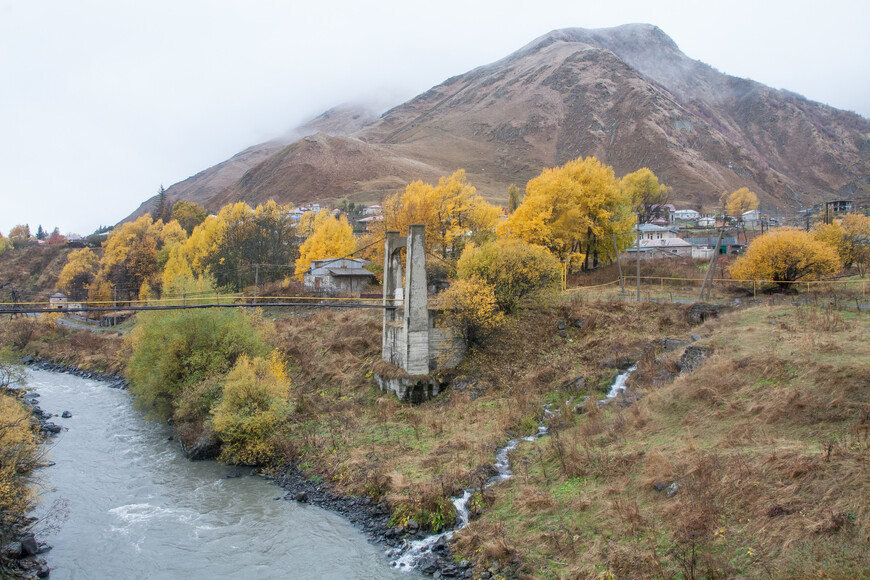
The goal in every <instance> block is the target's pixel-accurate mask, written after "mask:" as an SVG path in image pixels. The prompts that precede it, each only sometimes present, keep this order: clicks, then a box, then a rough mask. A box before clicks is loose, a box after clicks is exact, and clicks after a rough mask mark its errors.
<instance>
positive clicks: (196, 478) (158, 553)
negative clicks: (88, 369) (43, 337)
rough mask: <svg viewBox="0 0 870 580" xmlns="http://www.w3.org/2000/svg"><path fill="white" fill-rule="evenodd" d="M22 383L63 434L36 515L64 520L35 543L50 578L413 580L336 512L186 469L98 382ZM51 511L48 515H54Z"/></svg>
mask: <svg viewBox="0 0 870 580" xmlns="http://www.w3.org/2000/svg"><path fill="white" fill-rule="evenodd" d="M28 375H29V376H28V385H29V386H30V387H31V388H33V389H34V390H35V391H36V392H38V393H39V394H40V400H39V405H40V406H41V407H42V409H43V410H45V411H47V412H51V413H54V414H57V415H60V414H61V413H62V412H63V411H69V412H70V413H71V414H72V417H71V418H68V419H63V418H61V417H55V418H54V419H53V421H54V422H55V423H56V424H58V425H61V426H62V427H64V431H63V432H61V433H60V434H59V435H57V436H56V437H55V438H54V439H53V440H51V441H50V442H49V444H48V447H49V449H50V451H49V453H50V455H49V460H50V461H53V462H54V465H52V466H50V467H48V468H46V469H44V470H42V472H41V475H40V478H41V482H42V485H43V486H44V488H45V490H46V491H45V493H44V494H43V500H42V507H41V509H40V511H38V512H37V515H38V516H42V515H44V514H45V512H46V510H50V509H51V506H52V505H53V504H55V503H56V500H58V499H60V500H62V502H63V503H66V504H67V510H68V517H67V519H66V520H65V521H64V522H63V523H62V524H61V526H60V529H59V531H57V532H56V533H52V534H50V535H48V536H43V537H40V540H43V541H47V542H48V543H49V544H51V545H52V546H53V549H52V550H51V551H50V552H48V553H47V554H45V555H44V557H45V558H46V560H47V561H48V564H49V566H50V567H51V578H52V579H53V580H60V579H67V578H70V579H72V578H76V579H78V578H125V579H138V578H141V579H146V578H147V579H149V580H150V579H158V578H246V579H247V578H252V579H259V578H263V579H268V578H288V579H295V578H299V579H318V578H336V579H339V578H340V579H343V580H344V579H357V578H358V579H369V578H370V579H383V578H402V579H409V578H414V579H416V578H420V576H418V575H417V574H416V573H415V572H413V571H411V572H408V571H405V572H399V571H397V570H395V569H394V568H391V566H390V563H389V562H388V560H387V558H386V557H385V555H384V553H383V551H382V550H381V549H380V548H379V547H378V546H376V545H373V544H371V543H369V542H368V541H367V539H366V538H365V536H363V535H362V534H361V533H360V532H359V531H358V530H356V529H355V528H354V527H353V526H351V525H350V524H349V523H348V522H347V521H346V520H344V519H343V518H341V517H339V516H338V515H336V514H333V513H331V512H328V511H326V510H323V509H320V508H318V507H314V506H310V505H306V504H298V503H295V502H292V501H276V498H278V497H281V496H282V490H281V489H280V488H278V487H276V486H274V485H272V484H270V483H269V482H268V481H267V480H265V479H263V478H261V477H258V476H253V475H249V473H250V470H249V469H248V470H242V473H244V474H245V475H243V476H242V477H237V478H229V479H225V478H224V476H226V475H227V474H228V473H230V472H231V471H232V470H231V468H229V467H227V466H224V465H220V464H218V463H216V462H212V461H205V462H191V461H188V460H187V459H185V458H184V457H183V456H182V455H181V453H180V451H179V450H178V446H177V444H176V443H174V442H172V441H169V440H168V437H169V435H170V433H169V429H168V428H167V426H166V425H164V424H162V423H159V422H156V421H147V420H145V419H144V417H143V416H142V414H141V413H140V412H139V411H137V410H135V409H134V408H133V405H132V397H131V396H130V395H129V394H128V393H127V392H126V391H122V390H116V389H111V388H109V387H108V386H106V384H105V383H100V382H97V381H92V380H86V379H82V378H79V377H75V376H71V375H65V374H57V373H50V372H46V371H38V370H31V371H29V373H28ZM55 511H57V510H55Z"/></svg>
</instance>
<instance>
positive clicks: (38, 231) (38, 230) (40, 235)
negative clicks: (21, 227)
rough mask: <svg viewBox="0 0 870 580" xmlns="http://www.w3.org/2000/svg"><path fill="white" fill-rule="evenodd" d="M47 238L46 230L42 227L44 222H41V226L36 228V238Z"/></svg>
mask: <svg viewBox="0 0 870 580" xmlns="http://www.w3.org/2000/svg"><path fill="white" fill-rule="evenodd" d="M45 238H46V233H45V230H44V229H42V224H39V227H38V228H36V239H37V240H44V239H45Z"/></svg>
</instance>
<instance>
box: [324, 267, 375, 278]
mask: <svg viewBox="0 0 870 580" xmlns="http://www.w3.org/2000/svg"><path fill="white" fill-rule="evenodd" d="M327 270H329V273H330V274H332V275H333V276H374V273H372V272H369V271H368V270H366V269H365V268H327Z"/></svg>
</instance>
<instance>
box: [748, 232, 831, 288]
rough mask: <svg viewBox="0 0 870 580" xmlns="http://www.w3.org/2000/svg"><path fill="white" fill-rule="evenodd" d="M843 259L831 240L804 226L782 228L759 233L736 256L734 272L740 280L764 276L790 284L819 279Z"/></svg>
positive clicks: (784, 286) (780, 282)
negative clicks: (759, 234) (822, 238)
mask: <svg viewBox="0 0 870 580" xmlns="http://www.w3.org/2000/svg"><path fill="white" fill-rule="evenodd" d="M839 264H840V259H839V256H838V255H837V252H836V250H835V249H834V248H833V247H832V246H831V245H829V244H827V243H825V242H821V241H819V240H817V239H815V238H814V237H813V236H812V235H811V234H809V233H808V232H805V231H803V230H795V229H790V228H782V229H778V230H774V231H771V232H768V233H766V234H764V235H763V236H759V237H758V238H756V239H755V240H753V241H752V243H751V244H750V245H749V249H748V250H747V251H746V254H745V255H743V256H741V257H739V258H737V260H736V261H735V262H734V265H733V266H732V267H731V275H732V276H733V277H734V278H736V279H739V280H765V281H771V282H776V283H777V284H779V285H780V286H781V287H783V288H788V287H789V286H790V285H791V283H792V282H795V281H798V280H816V279H819V278H822V277H824V276H829V275H831V274H833V273H835V272H836V271H837V269H838V268H839Z"/></svg>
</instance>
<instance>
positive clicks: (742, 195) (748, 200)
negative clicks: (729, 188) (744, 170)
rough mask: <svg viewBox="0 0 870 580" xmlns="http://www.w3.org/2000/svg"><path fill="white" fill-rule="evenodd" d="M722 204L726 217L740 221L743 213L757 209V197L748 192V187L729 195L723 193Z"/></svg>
mask: <svg viewBox="0 0 870 580" xmlns="http://www.w3.org/2000/svg"><path fill="white" fill-rule="evenodd" d="M722 204H723V205H724V206H725V211H726V212H727V213H728V215H730V216H732V217H736V218H737V219H741V218H742V217H743V214H744V213H746V212H748V211H752V210H754V209H758V196H757V195H755V194H754V193H753V192H751V191H749V188H748V187H741V188H740V189H738V190H737V191H735V192H734V193H731V194H730V195H726V194H724V193H723V194H722Z"/></svg>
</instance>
